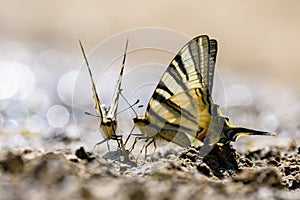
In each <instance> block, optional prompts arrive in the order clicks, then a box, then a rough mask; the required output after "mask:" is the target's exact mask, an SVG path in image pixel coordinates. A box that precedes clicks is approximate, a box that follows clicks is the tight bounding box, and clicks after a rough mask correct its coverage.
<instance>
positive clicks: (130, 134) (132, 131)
mask: <svg viewBox="0 0 300 200" xmlns="http://www.w3.org/2000/svg"><path fill="white" fill-rule="evenodd" d="M134 128H135V126H133V127H132V129H131V131H130V133H129V135H128V137H127V138H126V141H125V144H124V145H125V146H126V144H127V142H128V140H129V138H130V136H131V135H132V132H133V130H134Z"/></svg>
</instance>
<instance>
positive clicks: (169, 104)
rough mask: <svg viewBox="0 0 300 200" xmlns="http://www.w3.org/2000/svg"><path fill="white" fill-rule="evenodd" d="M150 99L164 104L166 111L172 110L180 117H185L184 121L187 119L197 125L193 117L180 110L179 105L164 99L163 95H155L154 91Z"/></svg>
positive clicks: (187, 112)
mask: <svg viewBox="0 0 300 200" xmlns="http://www.w3.org/2000/svg"><path fill="white" fill-rule="evenodd" d="M152 98H153V99H154V100H156V101H158V102H159V103H161V104H164V105H165V107H167V109H168V110H172V111H174V112H176V113H178V114H179V115H180V116H182V117H185V118H186V119H188V120H190V121H192V122H194V123H197V121H195V118H194V116H193V115H192V114H191V113H190V112H189V111H187V110H184V109H182V108H181V107H180V106H179V105H177V104H176V103H174V102H173V101H171V100H170V99H166V98H165V97H164V96H163V95H161V94H159V93H157V92H156V91H154V93H153V95H152ZM148 108H149V109H150V107H148ZM153 113H154V112H151V114H153Z"/></svg>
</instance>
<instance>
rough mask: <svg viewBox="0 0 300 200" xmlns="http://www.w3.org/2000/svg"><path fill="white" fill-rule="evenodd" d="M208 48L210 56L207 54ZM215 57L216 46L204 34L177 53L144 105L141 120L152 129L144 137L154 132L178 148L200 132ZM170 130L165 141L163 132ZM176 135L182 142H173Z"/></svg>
mask: <svg viewBox="0 0 300 200" xmlns="http://www.w3.org/2000/svg"><path fill="white" fill-rule="evenodd" d="M213 41H215V40H213ZM213 43H214V42H213ZM211 46H213V47H214V51H213V52H214V53H211V52H210V48H211ZM215 56H216V43H214V44H213V45H211V44H210V40H209V38H208V36H205V35H204V36H199V37H196V38H194V39H192V40H191V41H190V42H188V43H187V44H186V45H185V46H184V47H183V48H182V49H181V50H180V51H179V53H178V54H177V55H176V56H175V58H174V59H173V60H172V61H171V63H170V65H169V67H168V68H167V70H166V71H165V72H164V74H163V76H162V78H161V80H160V82H159V83H158V85H157V87H156V89H155V91H154V93H153V95H152V98H151V99H150V102H149V104H148V107H147V110H146V114H145V118H146V119H149V122H150V123H149V125H150V126H152V127H151V131H148V133H146V134H148V136H152V135H155V134H156V133H158V135H159V136H160V137H162V138H164V139H167V140H171V141H172V142H174V143H176V144H179V145H180V146H188V145H189V144H190V142H189V143H188V142H187V141H188V140H187V139H188V137H189V136H191V137H192V138H195V137H196V136H197V134H198V132H199V130H200V131H202V129H203V128H202V127H201V126H203V127H206V126H207V124H208V123H209V121H210V113H209V107H210V105H211V104H212V99H211V96H210V91H209V88H208V86H207V84H210V85H211V88H212V85H213V71H214V65H213V64H212V61H213V60H215ZM210 69H212V70H210ZM166 125H167V126H166ZM170 131H172V134H173V135H172V136H170V134H169V135H168V136H167V138H166V136H165V134H164V132H170ZM186 134H188V135H186ZM177 135H179V136H180V137H179V138H181V139H182V141H179V140H178V141H174V138H176V137H177ZM183 138H184V139H183ZM172 139H173V140H172Z"/></svg>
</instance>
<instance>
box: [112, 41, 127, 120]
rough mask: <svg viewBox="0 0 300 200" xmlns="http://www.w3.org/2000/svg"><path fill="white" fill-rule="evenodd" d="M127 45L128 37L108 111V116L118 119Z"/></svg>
mask: <svg viewBox="0 0 300 200" xmlns="http://www.w3.org/2000/svg"><path fill="white" fill-rule="evenodd" d="M127 47H128V39H127V41H126V46H125V50H124V55H123V61H122V66H121V70H120V74H119V78H118V81H117V84H116V86H115V90H114V94H113V98H112V105H111V107H110V109H109V110H108V113H107V117H108V118H111V119H116V115H117V110H118V105H119V97H120V92H121V84H122V78H123V71H124V66H125V61H126V52H127Z"/></svg>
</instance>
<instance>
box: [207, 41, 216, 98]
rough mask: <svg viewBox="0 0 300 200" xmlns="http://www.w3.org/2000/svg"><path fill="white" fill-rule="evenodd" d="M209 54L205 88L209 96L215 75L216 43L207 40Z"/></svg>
mask: <svg viewBox="0 0 300 200" xmlns="http://www.w3.org/2000/svg"><path fill="white" fill-rule="evenodd" d="M209 45H210V52H209V56H210V57H209V67H208V73H207V82H206V83H207V87H208V90H209V94H210V95H211V94H212V89H213V84H214V74H215V66H216V59H217V51H218V43H217V41H216V40H209Z"/></svg>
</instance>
